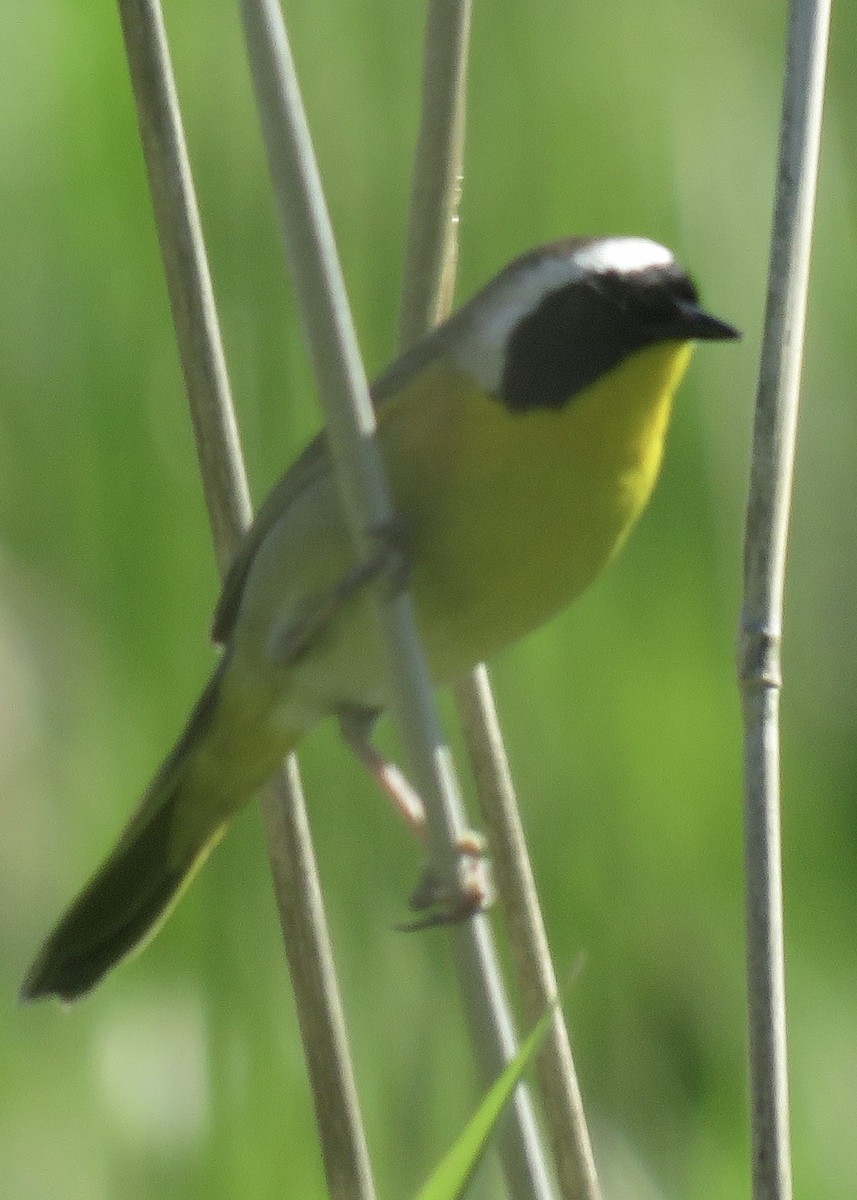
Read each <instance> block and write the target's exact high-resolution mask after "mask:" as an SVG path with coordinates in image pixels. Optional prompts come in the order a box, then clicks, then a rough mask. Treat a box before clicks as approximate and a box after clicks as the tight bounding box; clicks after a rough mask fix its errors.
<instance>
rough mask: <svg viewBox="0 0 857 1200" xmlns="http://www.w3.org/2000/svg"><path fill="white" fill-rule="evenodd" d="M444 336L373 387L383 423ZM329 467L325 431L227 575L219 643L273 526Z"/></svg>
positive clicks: (261, 516) (217, 618)
mask: <svg viewBox="0 0 857 1200" xmlns="http://www.w3.org/2000/svg"><path fill="white" fill-rule="evenodd" d="M442 334H443V330H442V329H439V330H437V331H436V332H435V333H433V334H430V335H429V337H427V338H424V339H423V340H422V341H421V342H418V343H417V345H415V346H414V347H412V349H410V350H408V351H407V352H406V353H405V354H403V355H402V356H401V357H400V358H398V359H396V361H395V362H394V363H393V364H392V365H391V366H390V367H388V368H387V370H386V371H385V372H384V373H383V375H381V376H380V377H379V378H378V379H377V380H376V381H375V383H374V384H373V385H372V389H371V392H372V399H373V402H374V403H375V406H376V410H377V413H378V420H379V421H380V422H383V420H384V414H385V412H387V411H389V407H390V405H391V404H394V403H395V397H396V395H397V394H398V393H400V392H401V391H402V390H403V389H405V388H406V386H407V384H408V382H409V381H410V380H411V379H413V378H414V376H415V375H417V374H418V373H419V372H420V371H422V370H423V369H424V368H425V367H426V366H427V365H428V363H430V362H431V361H432V360H433V359H434V358H436V357H437V356H438V354H439V353H441V351H442V345H443V338H442ZM329 470H330V455H329V453H328V448H327V438H326V436H325V434H324V433H320V434H318V435H317V436H316V437H315V438H313V440H312V441H311V442H310V443H309V445H308V446H307V447H306V449H305V450H304V451H303V453H302V454H301V455H300V456H299V457H298V458H297V459H295V461H294V462H293V463H292V465H291V466H290V467H289V468H288V470H287V471H286V473H285V475H283V477H282V479H281V480H280V481H279V483H277V484H276V485H275V486H274V488H273V489H272V490H271V492H270V493H269V495H268V496H267V498H266V500H265V502H264V504H263V505H262V506H261V508H260V509H259V511H258V512H257V514H256V517H255V519H254V521H253V524H252V525H251V526H250V528H249V529H248V530H247V533H246V534H245V535H244V539H243V541H242V542H241V545H240V546H239V548H238V552H237V554H236V555H235V558H234V560H233V562H232V565H231V566H230V568H229V570H228V572H227V574H226V579H225V580H224V583H223V589H222V591H221V593H220V599H219V600H218V602H217V607H216V608H215V610H214V618H213V621H212V625H211V637H212V640H213V641H214V642H216V643H217V644H218V645H223V644H224V643H225V642H227V641H228V640H229V637H230V636H231V634H232V630H233V628H234V626H235V621H236V618H237V616H238V609H239V607H240V605H241V596H242V593H243V591H244V584H245V582H246V580H247V575H248V573H249V571H250V566H251V564H252V562H253V559H254V558H255V556H256V551H257V550H258V549H259V546H260V545H261V544H262V542H263V541H264V540H265V537H266V536H267V534H268V531H269V530H270V528H271V526H272V525H273V524H274V523H275V522H276V521H278V520H279V519H280V518H281V517H282V516H283V514H284V513H285V512H286V511H287V509H288V508H289V506H290V505H291V504H292V503H293V501H294V500H295V499H296V498H297V497H298V496H299V495H300V494H301V493H302V492H303V491H304V489H305V488H306V487H308V486H310V484H312V482H313V481H314V480H316V479H317V478H318V476H319V475H322V474H324V473H325V472H327V471H329Z"/></svg>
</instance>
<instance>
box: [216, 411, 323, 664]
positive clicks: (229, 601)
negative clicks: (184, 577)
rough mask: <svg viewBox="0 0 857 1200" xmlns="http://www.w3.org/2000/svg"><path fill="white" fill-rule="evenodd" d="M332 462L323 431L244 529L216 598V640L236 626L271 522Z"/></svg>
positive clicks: (220, 640)
mask: <svg viewBox="0 0 857 1200" xmlns="http://www.w3.org/2000/svg"><path fill="white" fill-rule="evenodd" d="M329 466H330V459H329V456H328V452H327V438H326V437H325V435H324V433H320V434H318V435H317V436H316V437H314V438H313V440H312V441H311V442H310V443H309V445H308V446H307V447H306V449H305V450H304V451H303V453H302V454H301V455H300V456H299V457H298V458H296V459H295V461H294V462H293V463H292V465H291V466H290V467H289V468H288V470H287V471H286V473H285V475H283V477H282V479H281V480H280V481H279V483H277V484H275V486H274V487H273V488H272V489H271V491H270V492H269V493H268V496H267V497H266V499H265V502H264V503H263V504H262V506H261V508H260V509H259V511H258V512H257V513H256V516H255V517H254V519H253V524H252V525H251V526H250V528H249V529H248V530H247V532H246V533H245V535H244V537H243V539H242V541H241V545H240V546H239V547H238V552H237V553H236V555H235V558H234V559H233V560H232V563H231V565H230V567H229V570H228V571H227V573H226V578H225V579H224V581H223V588H222V589H221V592H220V599H219V600H218V601H217V607H216V608H215V610H214V617H213V619H212V623H211V639H212V641H213V642H215V643H217V644H218V645H223V644H224V643H225V642H227V641H228V640H229V637H230V636H231V634H232V630H233V629H234V627H235V621H236V618H237V616H238V609H239V607H240V604H241V596H242V593H243V591H244V584H245V582H246V580H247V575H248V574H249V571H250V566H251V564H252V562H253V559H254V558H255V557H256V551H257V550H258V549H259V547H260V546H261V544H262V542H263V541H264V540H265V538H266V536H267V534H268V531H269V530H270V528H271V526H272V525H273V524H274V523H275V522H276V521H278V520H279V518H280V517H281V516H282V515H283V513H284V512H285V511H286V510H287V509H288V508H289V506H290V505H291V504H292V503H293V501H294V500H295V499H296V498H297V497H298V496H299V495H300V494H301V492H302V491H303V490H304V488H306V487H308V486H309V485H310V484H311V483H312V481H313V480H314V479H317V478H318V476H319V475H321V474H324V472H326V471H327V470H328V469H329Z"/></svg>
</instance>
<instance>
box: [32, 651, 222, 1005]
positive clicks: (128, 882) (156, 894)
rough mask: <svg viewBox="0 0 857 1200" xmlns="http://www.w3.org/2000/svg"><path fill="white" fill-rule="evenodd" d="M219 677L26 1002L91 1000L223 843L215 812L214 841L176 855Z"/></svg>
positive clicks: (68, 921) (75, 906)
mask: <svg viewBox="0 0 857 1200" xmlns="http://www.w3.org/2000/svg"><path fill="white" fill-rule="evenodd" d="M219 677H220V672H219V671H218V672H217V673H216V674H215V676H214V678H213V679H212V680H211V682H210V683H209V685H208V687H207V688H206V690H205V691H204V692H203V694H202V696H201V698H200V701H199V703H198V704H197V706H196V708H195V710H194V712H193V715H192V716H191V719H190V721H189V722H188V726H187V728H186V730H185V732H184V734H183V735H182V737H181V739H180V741H179V743H178V744H177V746H176V747H175V749H174V750H173V752H172V754H171V755H170V757H169V758H168V759H167V761H166V763H165V764H164V766H163V767H162V768H161V771H160V772H159V773H158V775H157V777H156V779H155V780H154V782H153V784H152V786H151V787H150V788H149V790H148V792H147V793H146V796H145V797H144V799H143V802H142V803H141V805H140V807H139V808H138V810H137V812H136V813H135V814H134V815H133V817H132V818H131V820H130V821H129V823H128V825H127V827H126V829H125V831H124V833H123V834H122V836H121V838H120V840H119V844H118V845H117V846H116V849H115V850H114V851H113V853H112V854H111V855H110V857H109V858H108V859H107V861H106V863H105V864H104V865H103V866H102V868H101V869H100V870H99V871H98V872H97V874H96V875H95V876H94V877H93V878H92V880H91V881H90V882H89V884H88V885H87V886H86V887H85V888H84V890H83V891H82V892H81V894H80V895H79V896H78V897H77V899H76V900H75V901H74V902H73V903H72V905H71V907H70V908H69V909H68V911H67V912H66V913H65V915H64V916H63V917H62V919H61V920H60V922H59V924H58V925H57V926H56V928H55V929H54V931H53V932H52V933H51V934H50V936H49V937H48V939H47V941H46V942H45V944H44V945H43V947H42V949H41V950H40V952H39V954H38V956H37V958H36V960H35V962H34V963H33V965H32V967H31V968H30V970H29V971H28V972H27V976H26V978H25V979H24V983H23V985H22V987H21V993H20V995H21V999H22V1000H35V999H38V998H40V997H43V996H58V997H60V999H62V1000H65V1001H68V1002H71V1001H73V1000H77V999H79V997H81V996H83V995H85V993H86V992H88V991H89V990H90V989H91V988H93V987H94V986H95V985H96V984H97V983H98V982H99V980H100V979H101V978H102V977H103V976H104V975H105V974H106V973H107V971H109V970H110V969H111V968H112V967H114V966H115V965H116V964H117V963H118V962H120V961H121V960H122V959H123V958H125V957H126V955H128V954H130V953H131V952H132V951H133V950H135V949H137V948H138V947H139V946H140V945H141V944H142V943H143V942H145V941H146V940H148V937H149V936H151V935H152V934H153V933H154V932H155V930H156V929H157V928H158V926H159V925H160V923H161V922H162V921H163V920H164V918H165V917H166V916H167V915H168V913H169V912H170V910H171V908H172V906H173V905H174V904H175V902H176V901H177V900H178V898H179V896H180V895H181V893H182V892H183V891H184V888H185V887H186V886H187V884H188V883H189V882H190V880H191V879H192V878H193V876H194V875H195V874H196V871H197V869H198V868H199V867H200V866H201V865H202V863H203V862H204V861H205V859H206V858H207V857H208V855H209V853H210V852H211V850H212V849H213V848H214V846H215V845H216V844H217V842H218V841H219V840H220V837H221V836H222V833H223V830H224V828H225V820H224V814H223V812H222V811H220V812H219V813H218V811H217V809H216V808H215V809H213V810H212V825H211V827H210V828H209V829H208V830H207V831H206V835H205V836H202V837H199V838H197V839H196V841H195V844H194V845H193V846H190V847H187V848H185V849H183V850H181V851H180V853H179V854H177V852H176V840H177V839H176V836H175V834H176V817H177V814H178V813H179V811H180V808H181V804H182V802H183V800H186V799H187V795H186V789H187V786H188V776H189V773H190V770H191V768H192V764H193V760H194V754H195V751H196V750H197V748H198V747H199V745H200V743H201V741H202V737H203V734H204V733H205V731H206V729H207V728H208V726H209V724H210V722H211V718H212V715H213V712H214V709H215V705H216V699H217V689H218V684H219Z"/></svg>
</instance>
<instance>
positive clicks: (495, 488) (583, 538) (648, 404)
mask: <svg viewBox="0 0 857 1200" xmlns="http://www.w3.org/2000/svg"><path fill="white" fill-rule="evenodd" d="M690 353H691V344H690V343H688V342H665V343H661V344H659V345H657V346H653V347H649V348H647V349H646V350H643V351H641V352H639V353H637V354H635V355H632V356H631V357H630V358H629V359H627V360H626V361H625V362H624V363H622V364H621V365H620V366H619V367H617V368H616V369H615V370H613V371H611V372H610V373H609V374H607V375H605V376H604V377H603V378H602V379H600V380H598V381H597V382H596V383H595V384H594V385H592V386H591V387H590V388H588V389H586V390H585V391H584V392H582V393H580V394H579V395H577V396H575V397H573V398H572V399H571V400H570V401H569V402H568V403H567V404H566V405H564V406H563V407H561V408H558V409H532V410H530V411H528V412H521V413H512V412H510V411H509V410H508V409H507V408H506V407H505V406H504V405H503V404H502V403H501V402H500V401H499V400H497V399H495V398H493V397H490V396H487V395H486V394H485V393H484V392H483V391H481V389H479V388H478V387H477V386H476V385H475V384H473V382H472V381H470V380H468V379H466V378H465V377H464V376H463V375H462V374H461V373H459V372H457V371H455V370H454V369H452V368H451V367H449V366H448V365H446V364H436V365H434V366H433V367H432V368H431V369H430V370H429V371H427V372H425V373H424V374H423V375H421V376H420V377H418V378H417V379H416V380H414V381H413V383H411V384H410V385H409V386H408V388H407V389H406V391H405V392H404V393H402V394H401V395H399V396H397V397H395V398H393V399H391V400H390V401H388V402H387V403H385V404H384V406H383V408H382V412H381V440H382V447H383V450H384V454H385V458H386V461H387V468H388V471H389V476H390V483H391V487H392V490H393V497H394V502H395V504H396V507H397V509H398V510H399V511H401V512H403V513H404V514H405V516H406V518H407V521H408V526H409V531H410V537H411V550H412V559H413V563H414V573H413V578H412V583H413V591H414V598H415V602H416V606H417V615H418V620H419V622H420V626H421V632H422V634H423V637H424V639H425V643H426V648H427V651H428V655H429V660H430V663H431V666H432V669H433V674H434V675H435V678H436V679H438V680H439V681H443V680H448V679H450V678H453V677H455V676H456V675H458V674H460V673H461V672H462V670H464V669H465V668H466V667H467V666H469V665H470V664H471V663H472V662H475V661H479V660H481V659H483V658H486V657H489V656H490V655H491V654H492V653H493V652H494V651H495V650H497V649H499V648H500V647H502V646H504V645H506V644H508V643H510V642H512V641H514V640H515V639H517V638H519V637H521V636H523V635H524V634H526V633H528V632H529V631H530V630H532V629H534V628H535V627H537V626H538V625H540V624H541V623H542V622H543V621H545V620H547V619H548V618H549V617H550V616H552V615H553V614H554V613H555V612H557V611H558V610H559V609H561V608H563V607H565V606H566V605H567V604H568V603H569V602H570V601H571V600H573V599H574V598H575V597H576V596H577V595H579V594H580V592H581V591H583V589H584V588H585V587H587V585H588V584H589V583H590V582H591V581H592V580H593V579H594V577H595V576H596V575H597V574H598V572H599V571H600V570H601V569H602V567H604V566H605V564H606V563H607V562H609V560H610V559H611V558H612V557H613V555H614V554H615V553H616V552H617V550H618V549H619V547H620V546H621V545H622V543H623V541H624V540H625V538H626V537H627V535H628V533H629V531H630V529H631V528H632V526H633V524H634V522H635V521H636V519H637V517H638V516H639V515H640V513H641V511H642V510H643V508H644V506H645V504H646V502H647V500H648V499H649V496H650V495H651V492H652V488H653V486H654V483H655V480H656V478H657V474H658V470H659V468H660V464H661V459H662V454H663V442H664V434H665V432H666V428H667V424H668V422H669V417H670V412H671V409H672V399H673V395H674V393H675V390H676V388H677V386H678V384H679V382H680V381H681V378H682V376H683V374H684V372H685V370H686V367H687V364H688V361H689V358H690Z"/></svg>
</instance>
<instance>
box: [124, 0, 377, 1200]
mask: <svg viewBox="0 0 857 1200" xmlns="http://www.w3.org/2000/svg"><path fill="white" fill-rule="evenodd" d="M119 11H120V17H121V22H122V31H123V36H124V39H125V48H126V54H127V58H128V66H129V72H130V76H131V83H132V87H133V90H134V99H135V104H136V108H137V118H138V122H139V126H140V137H141V141H142V145H143V152H144V156H145V161H146V170H147V174H148V178H149V187H150V190H151V194H152V204H153V208H154V214H155V222H156V225H157V231H158V239H159V242H160V246H161V255H162V258H163V264H164V273H165V277H166V281H167V288H168V291H169V297H170V306H171V309H172V315H173V323H174V325H175V330H176V339H177V343H178V348H179V354H180V358H181V364H182V371H183V373H184V378H185V386H186V389H187V394H188V401H189V404H190V410H191V415H192V420H193V426H194V433H195V437H196V444H197V453H198V457H199V462H200V471H201V475H202V482H203V490H204V492H205V499H206V504H207V506H208V512H209V519H210V523H211V529H212V537H213V540H214V547H215V552H216V556H217V562H218V566H219V568H220V571H221V573H223V572H225V570H226V569H227V567H228V565H229V563H230V561H231V559H232V556H233V554H234V551H235V548H236V545H237V543H238V541H239V539H240V537H241V534H242V533H243V531H244V529H245V528H246V527H247V525H248V524H249V521H250V497H249V490H248V487H247V480H246V475H245V472H244V466H243V462H242V459H241V450H240V445H239V439H238V431H237V426H236V422H235V416H234V411H233V407H232V399H231V395H230V390H229V381H228V378H227V372H226V364H225V358H224V354H223V347H222V341H221V337H220V330H219V327H218V321H217V313H216V309H215V303H214V294H213V290H212V286H211V278H210V274H209V271H208V265H207V262H206V257H205V247H204V244H203V238H202V229H201V225H200V220H199V212H198V208H197V203H196V196H195V193H194V187H193V180H192V177H191V171H190V163H189V160H188V156H187V149H186V146H185V141H184V132H183V129H182V124H181V114H180V110H179V106H178V98H177V96H176V89H175V82H174V78H173V71H172V64H171V62H170V56H169V48H168V45H167V40H166V32H165V29H164V23H163V15H162V13H161V9H160V5H159V3H158V0H119ZM262 816H263V824H264V828H265V835H266V841H267V846H268V857H269V861H270V864H271V870H272V874H273V878H274V890H275V895H276V899H277V907H278V913H279V918H280V923H281V927H282V931H283V940H284V943H285V947H286V953H287V956H288V960H289V969H290V972H291V978H292V985H293V988H294V993H295V1002H296V1006H297V1011H298V1017H299V1020H300V1025H301V1033H302V1036H303V1041H304V1054H305V1057H306V1061H307V1070H308V1074H309V1077H310V1085H311V1087H312V1091H313V1099H314V1103H315V1109H316V1114H317V1117H318V1127H319V1131H320V1137H321V1143H322V1157H323V1161H324V1168H325V1173H326V1176H327V1183H328V1193H329V1195H330V1196H331V1197H332V1198H333V1200H374V1197H375V1190H374V1185H373V1183H372V1175H371V1169H370V1165H369V1157H368V1152H367V1148H366V1138H365V1133H364V1130H363V1125H362V1120H361V1116H360V1111H359V1105H358V1101H357V1092H356V1088H355V1085H354V1077H353V1070H352V1066H351V1061H350V1055H349V1052H348V1043H347V1037H346V1033H345V1022H344V1017H343V1013H342V1005H341V1001H340V999H339V994H338V990H337V985H336V979H335V975H334V971H333V965H332V956H331V952H330V941H329V937H328V932H327V926H326V922H325V918H324V912H323V909H322V904H321V893H320V888H319V883H318V873H317V870H316V866H315V860H314V855H313V849H312V843H311V840H310V835H309V830H308V827H307V823H306V813H305V808H304V803H303V794H302V790H301V786H300V779H299V776H298V772H297V763H296V761H295V759H294V757H293V756H292V757H290V758H289V759H288V760H287V763H286V770H285V773H284V774H283V775H282V776H281V777H280V778H279V779H278V780H275V781H273V782H272V783H271V784H270V785H269V786H268V787H267V788H266V789H265V791H264V793H263V797H262Z"/></svg>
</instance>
